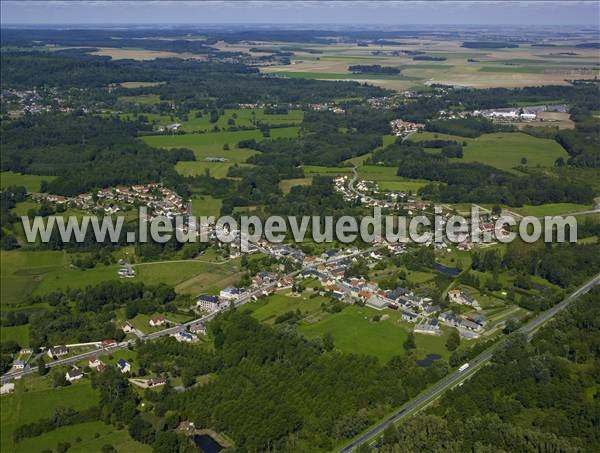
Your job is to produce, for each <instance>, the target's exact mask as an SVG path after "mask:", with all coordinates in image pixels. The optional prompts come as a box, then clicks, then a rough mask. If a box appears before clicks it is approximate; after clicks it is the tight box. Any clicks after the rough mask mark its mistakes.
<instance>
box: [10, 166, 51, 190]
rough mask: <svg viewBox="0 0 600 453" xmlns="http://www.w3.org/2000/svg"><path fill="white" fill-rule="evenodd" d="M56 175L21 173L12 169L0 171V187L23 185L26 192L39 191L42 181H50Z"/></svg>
mask: <svg viewBox="0 0 600 453" xmlns="http://www.w3.org/2000/svg"><path fill="white" fill-rule="evenodd" d="M55 178H56V176H39V175H23V174H21V173H14V172H12V171H3V172H1V173H0V188H2V189H4V188H5V187H8V186H24V187H25V189H27V191H28V192H39V191H40V184H41V182H42V181H44V180H45V181H48V182H50V181H52V180H53V179H55Z"/></svg>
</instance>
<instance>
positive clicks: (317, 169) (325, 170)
mask: <svg viewBox="0 0 600 453" xmlns="http://www.w3.org/2000/svg"><path fill="white" fill-rule="evenodd" d="M302 169H303V170H304V176H305V177H310V176H314V175H324V176H336V175H347V174H349V173H352V169H351V168H350V167H321V166H318V165H304V166H303V167H302Z"/></svg>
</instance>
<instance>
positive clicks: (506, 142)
mask: <svg viewBox="0 0 600 453" xmlns="http://www.w3.org/2000/svg"><path fill="white" fill-rule="evenodd" d="M434 138H439V139H442V140H455V141H458V142H459V143H462V142H466V143H467V146H466V147H464V148H463V152H464V156H463V157H462V159H451V160H452V161H455V162H481V163H483V164H487V165H491V166H493V167H496V168H500V169H502V170H507V171H512V172H516V170H514V168H513V167H516V166H520V165H522V164H521V159H523V158H525V159H527V164H526V165H527V166H529V167H535V166H538V165H539V166H542V167H552V166H553V165H554V162H555V161H556V159H558V158H559V157H562V158H564V159H565V160H566V159H567V158H568V157H569V155H568V154H567V152H566V151H565V150H564V149H563V148H562V146H560V145H559V144H558V143H556V142H555V141H554V140H549V139H544V138H537V137H532V136H531V135H526V134H523V133H521V132H499V133H494V134H484V135H482V136H480V137H477V138H465V137H458V136H454V135H446V134H438V133H435V132H421V133H417V134H413V135H411V137H410V139H411V140H412V141H415V142H418V141H422V140H432V139H434Z"/></svg>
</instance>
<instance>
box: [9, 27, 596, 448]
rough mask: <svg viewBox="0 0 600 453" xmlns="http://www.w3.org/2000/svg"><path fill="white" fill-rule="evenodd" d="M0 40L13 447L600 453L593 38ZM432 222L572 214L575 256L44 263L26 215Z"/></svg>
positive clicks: (296, 34)
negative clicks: (378, 217)
mask: <svg viewBox="0 0 600 453" xmlns="http://www.w3.org/2000/svg"><path fill="white" fill-rule="evenodd" d="M0 44H1V49H0V57H1V67H0V71H1V73H0V75H1V86H0V89H1V98H0V100H1V104H0V115H1V126H0V134H1V135H0V146H1V154H0V157H1V159H0V163H1V173H0V182H1V192H0V195H1V211H0V214H1V216H0V222H1V225H0V226H1V229H0V246H1V250H0V290H1V298H0V302H1V303H0V316H1V327H0V333H1V342H0V346H1V351H0V354H1V356H0V372H1V373H2V377H1V391H2V396H1V397H0V404H1V411H0V412H1V419H0V421H1V426H0V427H1V436H0V450H1V451H2V452H57V453H62V452H103V453H109V452H158V453H170V452H173V453H175V452H194V451H204V452H210V453H212V452H217V451H227V452H240V453H241V452H258V451H261V452H262V451H265V452H266V451H277V452H280V451H281V452H329V451H361V452H417V451H432V452H433V451H436V452H437V451H451V452H464V451H478V452H483V451H490V452H491V451H494V452H513V451H514V452H525V451H544V452H550V451H565V452H587V451H590V452H591V451H596V450H597V448H598V445H600V430H599V429H598V426H599V423H600V421H599V418H598V417H599V416H598V414H599V411H600V377H599V376H600V352H599V351H600V344H599V342H600V305H599V304H598V302H600V288H597V287H596V286H597V285H598V284H599V283H600V277H599V274H600V242H599V235H600V82H599V80H598V76H599V75H600V36H599V31H598V29H597V27H579V28H578V27H561V28H560V29H557V30H554V29H552V28H549V27H509V26H502V27H492V26H490V27H487V26H486V27H483V26H481V27H478V26H471V27H466V26H465V27H456V26H448V27H428V26H423V27H418V26H408V27H404V28H402V27H397V28H395V29H387V28H386V29H383V30H379V29H377V28H372V29H369V28H368V27H365V29H357V28H352V27H350V28H344V27H336V28H333V27H332V28H322V27H321V28H318V27H315V28H311V27H309V26H303V27H294V28H291V27H287V28H286V27H277V26H275V25H273V26H270V27H256V28H252V27H250V26H239V27H235V26H227V27H216V26H215V27H204V28H203V27H201V26H178V27H149V26H148V27H146V26H137V27H131V28H128V27H115V28H107V27H79V28H78V27H65V28H60V27H42V26H37V27H27V28H26V27H19V26H3V27H2V35H1V43H0ZM140 207H143V208H145V209H146V210H147V216H146V217H144V218H139V214H138V212H139V211H138V209H139V208H140ZM435 207H438V208H439V209H441V216H442V218H443V221H444V223H445V222H448V221H451V217H452V216H454V215H463V216H466V217H467V218H468V219H469V222H470V223H472V224H476V226H477V227H479V228H481V230H482V231H488V232H490V231H491V230H492V229H493V225H494V222H495V221H496V220H498V218H500V216H503V215H510V216H513V217H514V218H515V219H516V224H515V225H513V226H507V227H506V229H503V230H502V232H501V234H502V235H505V234H506V235H508V234H509V233H510V232H513V231H517V230H518V228H519V223H520V222H521V220H522V219H523V218H524V217H526V216H532V217H535V218H539V219H540V220H541V222H542V227H543V228H546V227H547V226H548V225H547V223H546V222H547V221H548V219H546V216H559V215H560V216H564V215H572V216H573V217H574V218H575V219H576V222H577V233H576V235H577V237H576V240H575V241H573V242H566V243H557V242H553V243H545V242H544V241H543V237H542V239H540V240H538V241H536V242H533V243H529V242H526V241H524V240H521V239H517V240H516V241H513V242H511V243H505V242H504V241H501V240H499V239H497V238H492V239H490V240H489V241H484V242H474V241H471V240H470V239H468V238H467V239H465V240H463V241H461V242H459V243H453V242H451V241H449V240H447V239H446V238H445V239H444V240H443V241H441V242H440V241H438V242H435V241H431V240H430V241H427V242H425V243H413V242H410V241H405V240H399V241H395V242H393V241H389V240H387V239H386V238H384V237H378V238H377V240H375V241H373V242H372V243H367V242H363V241H354V242H352V243H343V242H341V241H338V240H332V241H317V240H315V239H313V238H312V237H309V236H310V234H309V235H307V236H306V238H305V240H304V241H303V242H298V243H297V242H294V241H293V240H292V239H291V236H288V238H286V240H285V241H284V242H282V243H272V242H269V241H267V240H265V239H260V240H258V241H257V242H256V243H255V244H253V245H252V246H251V248H250V251H249V252H246V251H244V250H242V247H241V243H242V240H243V237H242V236H241V235H240V234H239V232H238V235H237V236H236V240H235V241H233V242H231V243H228V244H225V243H223V242H220V241H219V240H217V239H216V237H215V236H216V235H217V233H218V229H219V228H218V227H217V225H216V224H215V223H214V221H213V222H212V223H211V222H208V223H207V225H206V226H207V228H208V230H209V232H210V240H209V241H206V242H190V243H181V242H178V241H176V240H175V238H174V237H173V238H172V239H171V240H169V241H167V242H158V241H154V240H151V241H149V242H142V241H140V240H136V241H129V240H128V239H126V238H125V234H123V235H122V237H119V239H118V241H116V242H111V241H110V240H109V239H108V237H106V238H105V240H104V241H99V242H98V241H96V240H95V239H94V236H93V234H92V232H91V231H89V232H88V233H86V235H85V238H84V240H83V241H79V242H78V241H75V240H74V239H73V240H71V241H69V242H64V241H61V238H60V237H59V235H58V233H56V232H53V233H52V235H51V237H50V238H49V240H48V241H46V242H44V241H42V240H40V239H39V238H38V240H37V241H35V242H28V241H27V238H26V230H25V228H24V225H23V222H22V216H25V217H29V218H33V217H35V216H39V217H42V218H43V219H44V220H48V219H49V218H50V217H52V216H55V217H59V218H64V219H66V218H68V217H69V216H75V217H77V218H80V219H81V218H83V216H88V215H97V216H100V217H111V218H114V217H117V216H124V218H125V222H124V233H127V232H137V231H138V225H139V224H140V223H144V222H151V221H152V219H153V218H156V217H157V216H159V215H166V216H169V217H175V216H177V215H179V216H183V217H184V218H189V216H198V217H199V216H215V217H217V218H218V217H219V216H222V215H228V216H232V217H233V218H235V219H239V218H240V216H242V215H245V214H251V215H255V216H257V217H258V218H260V219H266V218H267V217H269V216H272V215H280V216H284V217H286V218H287V216H317V215H319V216H332V217H333V218H334V219H339V218H340V217H342V216H355V217H361V216H366V215H372V214H373V210H374V209H375V208H378V209H381V211H382V212H383V213H384V214H386V215H390V216H394V217H398V216H407V217H408V218H412V217H414V216H417V215H422V216H425V217H427V218H429V219H433V216H434V213H435V211H434V209H435ZM474 207H475V208H477V209H479V215H480V218H479V219H473V218H471V215H472V214H471V212H472V209H473V208H474ZM386 228H387V227H386ZM548 228H549V233H550V235H552V233H553V230H552V225H550V226H549V227H548ZM312 229H313V226H311V227H309V233H310V232H312Z"/></svg>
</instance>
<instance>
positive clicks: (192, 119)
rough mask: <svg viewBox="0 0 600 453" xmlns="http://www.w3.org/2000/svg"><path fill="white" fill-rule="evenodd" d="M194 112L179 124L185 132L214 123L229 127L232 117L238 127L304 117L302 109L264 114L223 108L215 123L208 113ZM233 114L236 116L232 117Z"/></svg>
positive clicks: (205, 128)
mask: <svg viewBox="0 0 600 453" xmlns="http://www.w3.org/2000/svg"><path fill="white" fill-rule="evenodd" d="M196 112H197V111H193V112H191V113H190V114H189V116H188V120H187V121H184V122H183V123H182V124H181V129H182V130H184V131H186V132H194V131H209V130H212V128H213V127H214V126H215V125H216V126H218V127H219V128H220V129H226V128H227V127H229V124H228V121H229V120H230V119H232V120H233V121H235V125H236V126H239V127H257V123H258V122H261V123H265V124H268V125H270V126H278V125H281V124H300V123H301V122H302V119H303V118H304V112H303V111H302V110H290V111H288V113H287V114H276V115H266V114H265V112H264V109H225V112H224V114H223V115H221V116H220V117H219V119H218V120H217V122H216V123H211V122H210V115H209V114H204V115H202V116H201V117H196V116H195V115H196ZM233 115H236V116H237V117H236V118H234V117H233Z"/></svg>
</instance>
